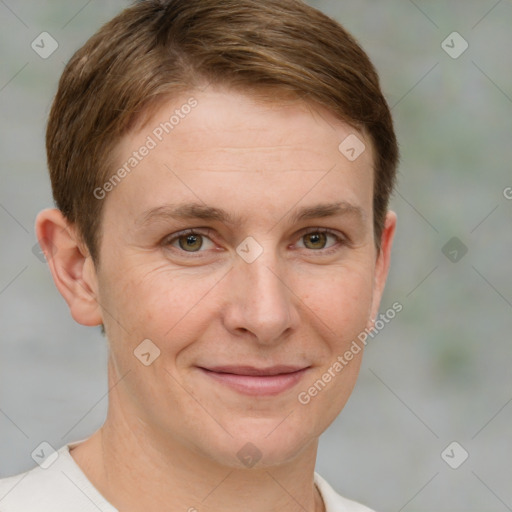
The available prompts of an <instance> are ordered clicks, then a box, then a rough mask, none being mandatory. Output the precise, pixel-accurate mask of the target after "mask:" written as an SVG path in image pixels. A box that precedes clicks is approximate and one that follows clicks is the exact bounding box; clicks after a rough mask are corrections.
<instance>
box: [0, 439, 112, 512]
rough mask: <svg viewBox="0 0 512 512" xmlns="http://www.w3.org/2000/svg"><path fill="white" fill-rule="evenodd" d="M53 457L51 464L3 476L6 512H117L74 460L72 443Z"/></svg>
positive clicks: (0, 490) (0, 493) (0, 496)
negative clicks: (70, 446) (70, 449)
mask: <svg viewBox="0 0 512 512" xmlns="http://www.w3.org/2000/svg"><path fill="white" fill-rule="evenodd" d="M51 457H52V458H53V460H52V461H51V462H49V461H50V457H48V458H47V459H46V461H48V464H46V463H45V464H42V465H41V466H36V467H35V468H33V469H31V470H29V471H26V472H24V473H20V474H18V475H14V476H10V477H7V478H2V479H0V510H1V511H2V512H29V511H30V512H69V511H70V510H74V511H77V512H78V511H80V512H89V511H91V512H98V510H100V511H102V512H115V509H114V508H113V507H112V506H111V505H109V504H108V503H107V502H106V501H105V500H104V499H103V498H102V497H101V496H100V495H99V494H98V492H97V491H96V489H94V487H93V486H92V484H91V483H90V482H89V481H88V480H87V478H86V477H85V475H84V474H83V473H82V471H81V470H80V468H79V467H78V465H77V464H76V463H75V462H74V460H73V458H72V457H71V455H70V453H69V445H65V446H63V447H62V448H61V449H60V450H58V451H57V452H53V454H52V456H51ZM46 461H45V462H46ZM45 466H46V467H45Z"/></svg>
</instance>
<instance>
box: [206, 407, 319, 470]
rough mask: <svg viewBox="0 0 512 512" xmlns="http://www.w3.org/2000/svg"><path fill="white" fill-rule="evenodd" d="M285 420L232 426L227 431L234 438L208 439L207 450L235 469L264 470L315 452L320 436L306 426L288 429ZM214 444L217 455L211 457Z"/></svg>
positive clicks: (216, 458) (258, 421)
mask: <svg viewBox="0 0 512 512" xmlns="http://www.w3.org/2000/svg"><path fill="white" fill-rule="evenodd" d="M290 416H293V413H292V414H291V415H290ZM284 418H285V415H283V417H282V418H280V419H279V420H278V421H276V420H275V418H272V419H269V418H264V419H260V420H255V419H254V418H252V419H251V420H250V421H239V422H236V423H235V422H233V423H232V424H231V425H230V428H228V430H229V432H230V433H231V434H232V436H233V437H229V436H228V435H227V434H226V435H225V436H221V437H218V436H217V437H216V439H213V438H212V437H210V436H205V438H206V439H209V440H210V441H211V442H210V443H209V444H208V445H207V446H206V447H205V448H206V449H207V450H208V452H209V456H210V457H211V458H213V459H215V460H216V461H217V462H218V463H220V464H222V465H224V466H227V467H231V468H233V469H243V468H244V467H245V468H247V469H253V468H254V469H263V468H270V467H272V466H279V465H283V464H286V463H289V462H292V461H293V460H294V459H295V458H296V457H297V456H298V455H300V453H302V452H303V451H304V450H306V449H308V448H309V449H311V448H312V446H313V445H314V443H315V442H316V441H317V440H318V435H314V434H313V432H314V430H313V428H307V427H308V426H309V427H310V425H306V422H303V423H302V424H300V425H297V424H287V425H286V422H287V421H288V420H284V421H283V419H284ZM280 422H282V423H280ZM214 443H215V444H216V445H217V450H215V451H216V453H215V454H214V453H212V448H213V447H214Z"/></svg>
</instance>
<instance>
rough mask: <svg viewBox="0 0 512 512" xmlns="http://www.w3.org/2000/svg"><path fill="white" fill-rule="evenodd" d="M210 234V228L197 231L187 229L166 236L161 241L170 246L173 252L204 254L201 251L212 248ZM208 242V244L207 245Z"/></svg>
mask: <svg viewBox="0 0 512 512" xmlns="http://www.w3.org/2000/svg"><path fill="white" fill-rule="evenodd" d="M211 235H212V233H211V231H210V230H205V233H199V232H197V231H196V230H192V229H189V230H186V231H180V232H179V233H174V234H172V235H170V236H168V237H167V238H166V239H165V240H164V241H163V245H164V246H166V247H169V248H171V249H172V250H173V251H174V252H181V254H183V253H188V254H193V253H198V256H199V255H203V256H204V254H203V253H205V252H207V249H212V248H213V247H214V245H215V244H214V243H213V242H212V241H211V239H210V236H211ZM208 244H210V245H209V246H208Z"/></svg>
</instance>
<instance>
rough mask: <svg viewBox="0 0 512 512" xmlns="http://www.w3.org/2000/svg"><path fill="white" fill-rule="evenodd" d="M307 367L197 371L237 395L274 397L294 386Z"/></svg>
mask: <svg viewBox="0 0 512 512" xmlns="http://www.w3.org/2000/svg"><path fill="white" fill-rule="evenodd" d="M308 368H309V367H297V366H283V365H280V366H272V367H269V368H255V367H253V366H216V367H212V368H203V367H199V369H200V370H201V371H202V372H203V374H205V375H206V376H207V377H209V378H210V379H213V380H215V381H216V382H219V383H221V384H224V385H226V386H228V387H230V388H231V389H233V390H235V391H238V392H239V393H242V394H245V395H251V396H275V395H278V394H280V393H283V392H285V391H287V390H289V389H290V388H292V387H293V386H295V385H296V384H297V383H298V382H299V381H300V380H301V379H302V377H303V376H304V374H305V373H306V372H307V370H308Z"/></svg>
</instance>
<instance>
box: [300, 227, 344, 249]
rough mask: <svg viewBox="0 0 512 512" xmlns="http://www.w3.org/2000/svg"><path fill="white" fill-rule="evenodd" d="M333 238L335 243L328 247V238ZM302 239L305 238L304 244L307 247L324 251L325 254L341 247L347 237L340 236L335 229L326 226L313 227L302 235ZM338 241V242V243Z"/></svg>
mask: <svg viewBox="0 0 512 512" xmlns="http://www.w3.org/2000/svg"><path fill="white" fill-rule="evenodd" d="M329 237H330V238H333V239H334V240H335V243H334V244H332V245H330V246H329V247H326V243H327V240H328V238H329ZM301 240H304V245H305V247H306V248H307V249H311V250H313V251H319V252H320V251H323V252H324V253H325V254H330V253H332V252H334V251H336V250H338V249H339V247H338V246H340V245H344V244H345V243H346V240H345V238H343V237H342V236H340V235H339V234H337V233H336V232H334V231H331V230H329V229H325V228H313V229H310V230H309V231H308V232H306V233H305V234H303V235H302V237H301ZM336 242H337V243H336Z"/></svg>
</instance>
